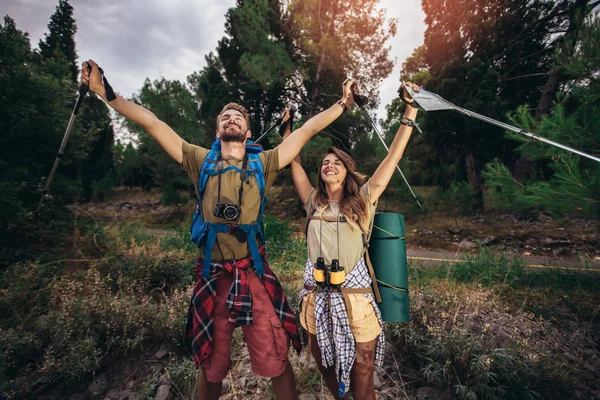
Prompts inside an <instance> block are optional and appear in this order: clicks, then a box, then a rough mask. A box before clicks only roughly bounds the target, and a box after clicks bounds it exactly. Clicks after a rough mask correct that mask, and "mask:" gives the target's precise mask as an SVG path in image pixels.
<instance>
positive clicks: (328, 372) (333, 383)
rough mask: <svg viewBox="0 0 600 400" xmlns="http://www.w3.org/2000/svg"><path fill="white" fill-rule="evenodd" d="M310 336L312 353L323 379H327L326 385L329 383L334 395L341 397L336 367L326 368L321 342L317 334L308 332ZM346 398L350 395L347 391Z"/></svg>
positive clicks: (346, 399)
mask: <svg viewBox="0 0 600 400" xmlns="http://www.w3.org/2000/svg"><path fill="white" fill-rule="evenodd" d="M308 335H309V336H310V352H311V353H312V355H313V357H314V358H315V361H316V362H317V367H318V368H319V371H320V372H321V375H322V376H323V380H324V381H325V385H327V388H328V389H329V391H330V392H331V394H332V395H333V397H335V398H336V399H340V397H338V396H337V394H338V385H339V384H338V381H337V376H336V374H335V367H334V366H331V367H329V368H325V367H324V366H323V364H322V362H321V361H322V360H321V350H320V349H319V343H318V342H317V337H316V336H315V335H313V334H312V333H309V334H308ZM343 399H344V400H349V399H350V396H348V393H346V395H345V396H344V397H343Z"/></svg>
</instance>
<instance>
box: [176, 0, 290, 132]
mask: <svg viewBox="0 0 600 400" xmlns="http://www.w3.org/2000/svg"><path fill="white" fill-rule="evenodd" d="M225 18H226V22H225V33H226V36H225V37H223V38H222V39H221V40H220V41H219V44H218V46H217V50H216V53H217V55H218V58H217V57H216V56H214V55H213V54H209V56H208V57H207V58H206V60H207V66H206V67H205V68H204V69H203V70H202V71H201V72H199V73H195V74H193V75H192V76H190V77H189V78H188V82H189V83H190V85H191V86H192V88H193V91H194V94H195V98H196V99H197V100H198V102H200V103H201V104H202V106H201V120H202V123H203V125H204V126H205V127H206V129H207V130H208V131H212V132H214V130H215V121H216V116H217V115H218V113H219V111H220V110H221V109H222V107H223V106H224V105H225V104H226V103H228V102H230V101H235V102H238V103H240V104H243V105H244V106H245V107H246V108H247V109H248V110H249V111H250V113H251V121H250V129H251V130H252V133H253V136H254V137H255V138H256V137H258V136H259V135H260V133H261V132H262V131H263V130H264V128H265V127H266V126H267V125H268V124H269V123H270V122H271V121H272V120H273V119H274V117H275V116H277V115H278V114H279V113H280V112H281V111H282V109H283V107H284V104H285V103H286V98H287V95H286V92H285V90H286V84H287V82H288V81H289V80H290V79H291V77H292V75H293V74H294V72H295V65H294V63H293V62H292V58H291V56H290V51H289V48H290V45H289V39H288V38H287V37H286V33H285V30H284V28H283V27H284V20H283V15H282V10H281V4H280V2H279V1H277V0H254V1H244V0H238V1H237V2H236V7H234V8H231V9H230V10H229V11H228V12H227V15H226V17H225ZM265 143H268V141H265V142H264V143H263V144H265Z"/></svg>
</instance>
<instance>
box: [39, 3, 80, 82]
mask: <svg viewBox="0 0 600 400" xmlns="http://www.w3.org/2000/svg"><path fill="white" fill-rule="evenodd" d="M48 31H49V33H47V34H45V39H44V40H40V42H39V47H40V53H41V55H42V57H44V58H45V59H50V58H54V57H56V56H57V55H56V54H55V52H57V51H58V52H59V53H60V54H62V55H63V56H64V57H65V58H66V59H67V60H68V62H69V66H70V70H71V77H72V80H73V82H76V81H77V74H78V73H79V69H78V68H77V52H76V50H75V33H76V32H77V25H76V24H75V19H74V18H73V7H72V6H71V5H70V4H69V0H59V1H58V5H57V6H56V11H54V14H52V16H51V17H50V22H49V23H48Z"/></svg>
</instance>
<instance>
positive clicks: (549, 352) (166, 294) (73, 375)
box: [0, 216, 600, 399]
mask: <svg viewBox="0 0 600 400" xmlns="http://www.w3.org/2000/svg"><path fill="white" fill-rule="evenodd" d="M78 221H79V222H78V223H84V221H83V217H81V218H80V219H79V220H78ZM264 222H265V231H266V236H267V241H268V243H269V245H268V254H269V262H270V264H271V266H272V268H273V269H274V271H275V273H276V274H277V275H278V277H279V279H280V281H281V282H282V285H283V286H284V289H285V290H286V294H287V295H288V297H289V300H290V303H292V305H293V306H295V305H296V304H297V301H298V298H297V295H298V292H299V289H300V287H301V285H302V272H303V269H304V263H305V259H306V244H305V242H304V240H303V239H302V238H301V237H299V235H298V233H297V230H298V229H297V228H295V227H294V226H292V224H291V223H290V221H289V220H288V221H282V220H280V219H277V218H274V217H272V216H267V217H266V218H265V221H264ZM90 223H92V225H93V229H74V232H78V233H77V235H75V236H74V237H73V238H71V247H72V251H73V253H72V254H71V253H70V254H66V255H63V257H61V258H60V259H57V260H45V261H44V262H43V263H42V262H28V263H17V264H13V265H11V266H9V267H8V268H7V269H6V270H4V271H2V273H1V274H0V397H6V398H17V397H19V398H36V397H38V395H39V394H40V393H50V394H51V395H52V396H55V397H60V396H68V395H70V394H72V393H75V392H78V391H81V390H84V389H85V388H86V387H87V386H89V383H90V381H91V379H92V377H93V376H95V375H98V374H99V373H101V372H102V371H109V370H111V368H110V366H111V365H116V366H115V368H116V371H117V372H114V373H115V374H116V376H119V375H118V374H119V372H118V371H119V368H121V364H118V360H129V359H132V358H134V357H141V358H144V357H147V354H153V352H155V350H153V349H155V348H156V347H157V346H160V345H161V344H168V345H169V346H171V347H172V348H173V349H176V351H174V352H173V353H172V354H171V355H170V356H169V358H168V359H166V360H164V361H161V363H162V364H161V365H163V364H164V368H162V369H161V370H159V371H157V370H154V369H149V368H146V369H144V368H141V367H137V366H136V367H135V368H134V369H132V370H131V371H129V369H128V368H129V367H127V365H125V364H123V367H122V371H127V374H125V373H123V372H122V371H121V372H120V374H122V375H128V376H129V375H131V376H136V379H135V382H136V383H135V387H134V388H133V390H134V391H135V392H136V393H137V394H138V395H139V397H140V398H152V397H153V396H154V395H155V393H156V390H157V388H158V386H159V385H160V384H161V382H163V383H164V382H168V384H169V385H170V388H171V394H172V395H173V396H174V397H175V398H181V399H188V398H191V397H192V395H193V392H194V391H195V387H196V370H195V369H194V368H193V364H192V362H191V359H190V358H189V354H188V353H189V352H188V351H187V350H186V349H187V347H186V345H185V344H184V343H183V340H182V331H183V326H184V323H185V315H186V311H187V305H188V301H189V297H190V293H191V292H190V289H191V285H192V284H193V280H194V274H193V265H194V259H195V257H196V248H195V247H194V246H193V245H192V244H190V241H189V233H188V232H187V225H186V224H183V225H181V224H180V225H179V227H178V228H176V229H174V230H169V231H165V230H164V229H157V228H155V227H152V228H151V229H150V230H149V229H148V225H147V224H145V223H144V222H143V221H142V220H141V219H134V221H133V222H132V223H127V224H118V225H115V224H114V223H113V222H110V223H109V222H106V221H95V222H90ZM300 236H301V235H300ZM409 273H410V276H409V280H410V289H411V307H412V308H411V323H410V324H389V325H388V326H387V328H386V333H387V338H388V346H387V348H388V351H387V354H386V362H385V365H384V369H383V371H382V380H383V381H384V388H383V389H382V391H384V392H386V393H397V394H398V396H402V393H406V394H412V395H414V394H415V392H416V390H417V389H418V388H420V387H423V386H429V387H434V388H436V389H437V390H439V391H441V392H444V393H448V394H449V395H450V396H452V397H456V398H464V399H469V398H490V399H493V398H536V397H537V398H557V397H560V396H565V397H569V396H572V395H573V388H574V387H578V388H581V387H586V386H585V385H584V381H583V378H582V376H581V368H582V365H583V364H585V363H586V362H589V358H590V357H589V355H586V353H585V350H590V349H592V348H593V347H591V344H590V340H591V339H590V338H591V337H592V336H591V334H592V332H593V331H595V330H597V328H596V326H597V316H598V312H599V309H600V287H599V285H600V281H599V280H598V279H596V278H595V277H596V275H593V277H592V278H590V276H589V275H587V274H586V273H580V272H574V271H571V272H569V271H556V270H550V271H538V272H535V273H531V272H530V271H527V269H526V267H525V265H524V263H523V261H522V260H521V259H519V258H518V257H512V258H511V257H507V256H505V255H495V254H493V253H492V252H490V251H487V250H483V251H481V252H480V253H478V254H475V255H472V256H469V257H468V258H467V259H466V260H465V262H464V263H457V264H442V265H440V266H438V267H427V268H424V267H420V266H419V265H414V264H411V266H410V268H409ZM567 355H568V356H567ZM232 358H233V362H234V365H233V368H232V370H231V372H230V374H229V376H228V378H227V379H228V382H229V383H228V384H229V389H228V391H226V392H225V393H224V396H223V398H224V399H233V398H235V396H238V398H245V397H248V396H259V397H260V398H270V397H272V390H271V389H270V383H269V381H268V380H267V379H260V378H256V377H253V375H252V374H251V373H250V372H249V359H248V356H247V351H245V347H244V345H243V340H242V338H241V333H240V330H236V335H235V340H234V345H233V351H232ZM144 359H145V358H144ZM290 359H291V362H292V365H293V367H294V370H295V371H296V379H297V385H298V389H299V392H300V393H313V394H315V396H317V398H329V395H328V394H327V390H326V389H325V390H324V389H323V385H322V381H321V377H320V375H319V373H318V370H317V369H316V365H314V361H313V362H310V361H308V360H307V359H306V358H305V353H303V354H302V356H301V357H297V356H295V355H291V353H290ZM115 360H117V361H116V364H115ZM573 360H579V362H574V361H573ZM153 362H156V361H153ZM143 365H153V364H152V363H148V361H144V363H143ZM135 371H138V372H135ZM136 374H137V375H136ZM241 377H249V378H250V379H252V383H251V384H249V383H248V382H250V381H246V386H244V385H243V384H242V382H241V381H240V378H241ZM596 389H597V388H596ZM581 390H584V389H581ZM584 393H587V392H585V390H584Z"/></svg>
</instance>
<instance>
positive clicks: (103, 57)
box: [0, 0, 425, 118]
mask: <svg viewBox="0 0 600 400" xmlns="http://www.w3.org/2000/svg"><path fill="white" fill-rule="evenodd" d="M57 3H58V0H1V1H0V15H1V16H2V17H4V16H5V15H7V14H8V15H9V16H10V17H11V18H13V19H14V20H15V23H16V25H17V29H20V30H22V31H26V32H29V38H30V41H31V45H32V47H33V48H37V46H38V42H39V40H40V39H42V38H43V37H44V34H45V33H47V32H48V28H47V26H48V22H49V21H50V16H51V15H52V13H54V11H55V8H56V5H57ZM70 3H71V5H72V6H73V13H74V18H75V21H76V23H77V33H76V34H75V42H76V50H77V54H78V56H79V63H80V64H81V62H83V61H84V60H87V59H93V60H94V61H96V62H97V63H98V64H99V65H100V66H101V67H102V68H103V69H104V71H105V74H106V77H107V78H108V79H109V80H110V83H111V85H112V87H113V88H114V89H115V91H116V92H118V93H120V94H121V95H122V96H124V97H131V95H133V94H134V93H137V92H138V91H139V90H140V89H141V87H142V86H143V83H144V81H145V79H146V78H150V79H151V80H155V79H159V78H160V77H161V76H162V77H164V78H166V79H169V80H173V79H177V80H180V81H182V82H185V81H186V77H187V76H188V75H190V74H191V73H193V72H195V71H199V70H201V69H202V68H203V67H204V65H205V61H204V56H205V55H207V54H208V53H209V52H210V51H213V50H214V49H215V48H216V46H217V42H218V40H219V39H221V38H222V37H223V35H224V25H225V13H226V11H227V10H228V9H229V8H230V7H233V6H234V4H235V0H169V1H164V0H95V1H90V0H71V2H70ZM380 4H381V7H382V8H385V9H387V13H386V14H387V16H388V17H389V18H398V19H399V21H398V32H397V34H396V36H395V37H394V38H392V39H391V40H390V42H389V44H390V45H391V56H392V58H393V59H395V61H396V62H395V68H394V70H393V72H392V73H391V74H390V76H389V77H388V78H387V79H386V80H384V81H383V83H382V85H381V88H380V98H381V101H380V106H379V108H378V111H377V117H378V118H384V117H385V106H386V105H387V104H389V103H391V101H392V99H393V98H394V97H395V96H396V95H397V94H396V90H397V89H398V86H399V76H400V67H401V65H402V62H404V60H405V59H406V58H407V57H409V56H410V55H411V54H412V52H413V50H414V49H415V48H416V47H418V46H420V45H421V44H423V33H424V31H425V24H424V22H423V21H424V18H425V15H424V14H423V11H422V9H421V2H420V0H380Z"/></svg>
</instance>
